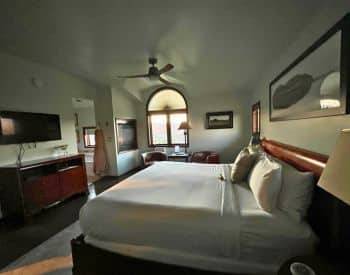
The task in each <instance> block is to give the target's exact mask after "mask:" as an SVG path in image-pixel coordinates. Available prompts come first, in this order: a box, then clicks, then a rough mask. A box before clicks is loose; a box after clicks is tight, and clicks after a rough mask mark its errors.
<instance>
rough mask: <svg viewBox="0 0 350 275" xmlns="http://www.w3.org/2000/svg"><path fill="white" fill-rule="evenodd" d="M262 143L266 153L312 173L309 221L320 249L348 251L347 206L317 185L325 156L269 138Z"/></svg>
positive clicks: (326, 158)
mask: <svg viewBox="0 0 350 275" xmlns="http://www.w3.org/2000/svg"><path fill="white" fill-rule="evenodd" d="M261 145H262V147H263V149H264V150H265V152H267V153H268V154H269V155H272V156H274V157H275V158H278V159H280V160H282V161H284V162H286V163H288V164H290V165H292V166H294V167H295V168H296V169H298V170H300V171H309V172H312V173H313V174H314V175H315V191H314V196H313V200H312V203H311V206H310V209H309V214H308V221H309V223H310V225H311V227H312V228H313V230H314V232H315V233H316V234H317V235H318V237H319V238H320V244H321V248H322V249H323V250H327V251H332V252H330V253H334V252H339V253H342V251H344V250H347V249H348V248H349V247H350V244H349V242H350V241H349V232H350V224H349V223H350V222H349V221H348V220H349V218H348V217H349V216H350V207H349V206H347V205H345V204H344V203H343V202H342V201H340V200H339V199H337V198H336V197H334V196H333V195H331V194H329V193H328V192H326V191H324V190H323V189H321V188H320V187H318V186H317V185H316V183H317V180H318V178H319V177H320V175H321V173H322V170H323V169H324V167H325V165H326V163H327V160H328V156H326V155H322V154H319V153H315V152H312V151H309V150H305V149H301V148H298V147H295V146H291V145H287V144H283V143H280V142H277V141H274V140H268V139H263V140H262V142H261ZM337 254H338V253H337Z"/></svg>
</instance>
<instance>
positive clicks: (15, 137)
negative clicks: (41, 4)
mask: <svg viewBox="0 0 350 275" xmlns="http://www.w3.org/2000/svg"><path fill="white" fill-rule="evenodd" d="M61 138H62V137H61V126H60V117H59V116H58V115H50V114H37V113H24V112H12V111H1V112H0V144H19V143H29V142H38V141H49V140H59V139H61Z"/></svg>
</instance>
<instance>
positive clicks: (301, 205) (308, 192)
mask: <svg viewBox="0 0 350 275" xmlns="http://www.w3.org/2000/svg"><path fill="white" fill-rule="evenodd" d="M279 163H280V164H281V165H282V186H281V192H280V195H279V199H278V208H279V209H281V210H282V211H283V212H285V213H287V214H288V215H289V216H290V217H291V218H292V219H294V220H295V221H297V222H301V221H302V220H303V219H304V218H305V217H306V215H307V211H308V209H309V206H310V204H311V200H312V195H313V190H314V178H313V174H312V173H310V172H300V171H298V170H297V169H295V168H294V167H293V166H291V165H289V164H287V163H285V162H282V161H279Z"/></svg>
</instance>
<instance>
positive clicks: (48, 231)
mask: <svg viewBox="0 0 350 275" xmlns="http://www.w3.org/2000/svg"><path fill="white" fill-rule="evenodd" d="M136 172H137V171H136V170H135V171H132V172H129V173H127V174H125V175H123V176H121V177H104V178H102V179H100V180H98V181H96V182H95V183H93V184H92V185H90V186H89V191H90V194H89V195H80V196H75V197H73V198H71V199H69V200H67V201H65V202H62V203H60V204H57V205H55V206H53V207H51V208H49V209H46V210H44V211H42V212H41V213H39V214H37V215H35V216H34V217H32V218H31V219H30V220H29V221H27V222H26V223H25V224H11V223H9V222H7V221H4V220H2V221H0V269H2V268H3V267H5V266H7V265H8V264H9V263H11V262H12V261H14V260H16V259H17V258H18V257H20V256H22V255H23V254H25V253H27V252H28V251H29V250H31V249H33V248H34V247H36V246H37V245H39V244H41V243H42V242H44V241H46V240H47V239H49V238H50V237H52V236H53V235H55V234H56V233H58V232H60V231H61V230H63V229H64V228H66V227H67V226H69V225H71V224H72V223H74V222H75V221H76V220H78V217H79V210H80V208H81V207H82V206H83V205H84V204H85V202H86V201H87V200H89V199H91V198H93V197H95V196H96V195H97V194H99V193H101V192H103V191H104V190H106V189H108V188H109V187H111V186H113V185H115V184H117V183H118V182H120V181H121V180H123V179H125V178H127V177H129V176H130V175H132V174H134V173H136Z"/></svg>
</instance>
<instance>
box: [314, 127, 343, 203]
mask: <svg viewBox="0 0 350 275" xmlns="http://www.w3.org/2000/svg"><path fill="white" fill-rule="evenodd" d="M317 185H318V186H320V187H321V188H322V189H324V190H326V191H327V192H328V193H330V194H332V195H334V196H335V197H337V198H338V199H340V200H342V201H343V202H345V203H346V204H348V205H350V129H346V130H342V131H341V133H340V136H339V138H338V140H337V143H336V145H335V148H334V150H333V152H332V154H331V155H330V157H329V159H328V161H327V164H326V167H325V168H324V170H323V172H322V174H321V177H320V179H319V181H318V183H317Z"/></svg>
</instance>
